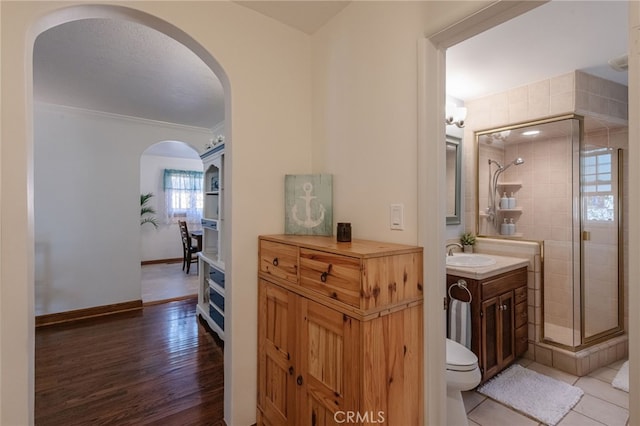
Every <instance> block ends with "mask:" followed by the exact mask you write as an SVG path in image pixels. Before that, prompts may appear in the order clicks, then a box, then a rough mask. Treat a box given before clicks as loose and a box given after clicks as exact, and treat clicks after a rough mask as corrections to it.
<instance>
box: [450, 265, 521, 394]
mask: <svg viewBox="0 0 640 426" xmlns="http://www.w3.org/2000/svg"><path fill="white" fill-rule="evenodd" d="M483 256H484V255H483ZM489 257H491V258H493V259H494V260H495V263H494V264H492V265H488V266H481V267H460V266H447V292H448V293H450V294H451V296H452V297H455V298H456V299H459V300H462V301H465V302H466V301H468V300H469V294H471V299H472V300H471V329H472V331H471V333H472V337H471V350H472V351H473V353H475V354H476V356H477V357H478V364H479V365H480V370H481V372H482V382H485V381H487V380H488V379H490V378H491V377H493V376H494V375H496V374H497V373H498V372H500V371H502V370H503V369H504V368H505V367H507V366H508V365H509V364H511V363H512V362H513V361H514V360H515V359H516V358H518V357H519V356H521V355H523V354H524V353H525V352H526V351H527V349H528V343H529V339H528V326H527V324H528V313H527V265H528V261H527V260H526V259H519V258H511V257H504V256H493V255H489ZM458 283H460V285H458ZM463 283H466V287H467V289H468V290H469V293H467V290H466V289H465V288H463V286H464V285H465V284H463ZM449 290H450V292H449ZM449 301H450V299H449V296H447V306H449ZM448 321H449V317H448V316H447V322H448Z"/></svg>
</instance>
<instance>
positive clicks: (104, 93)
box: [34, 0, 627, 129]
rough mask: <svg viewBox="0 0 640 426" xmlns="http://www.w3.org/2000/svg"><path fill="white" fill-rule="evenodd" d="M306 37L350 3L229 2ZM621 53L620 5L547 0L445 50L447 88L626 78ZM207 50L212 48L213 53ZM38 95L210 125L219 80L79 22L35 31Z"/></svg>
mask: <svg viewBox="0 0 640 426" xmlns="http://www.w3.org/2000/svg"><path fill="white" fill-rule="evenodd" d="M236 3H238V4H240V5H242V6H244V7H247V8H250V9H252V10H255V11H256V12H258V13H261V14H264V15H266V16H269V17H270V18H272V19H276V20H278V21H280V22H283V23H285V24H286V25H289V26H292V27H293V28H296V29H298V30H300V31H303V32H305V33H308V34H313V33H314V32H315V31H316V30H317V29H318V28H319V27H321V26H322V25H324V23H326V22H327V21H328V20H329V19H331V18H332V17H333V16H335V15H336V14H337V13H340V11H341V10H342V9H343V8H344V7H346V6H347V5H348V4H349V3H350V2H348V1H300V0H298V1H237V2H236ZM626 51H627V3H626V2H622V1H603V2H571V1H552V2H550V3H547V4H545V5H543V6H540V7H538V8H536V9H534V10H532V11H530V12H528V13H527V14H525V15H522V16H521V17H518V18H515V19H513V20H511V21H509V22H507V23H505V24H503V25H500V26H499V27H496V28H494V29H492V30H489V31H486V32H484V33H483V34H480V35H478V36H476V37H474V38H472V39H470V40H467V41H465V42H463V43H460V44H458V45H456V46H453V47H452V48H450V49H449V50H448V51H447V93H448V94H449V95H452V96H454V97H456V98H458V99H461V100H467V99H471V98H473V97H478V96H482V95H484V94H489V93H494V92H498V91H503V90H506V89H508V88H512V87H515V86H519V85H522V84H526V83H529V82H533V81H538V80H542V79H545V78H548V77H552V76H556V75H560V74H563V73H566V72H569V71H572V70H575V69H580V70H584V71H586V72H589V73H592V74H596V75H599V76H602V77H605V78H608V79H612V80H614V81H619V82H622V83H624V84H626V72H625V73H619V72H615V71H612V70H611V69H610V68H609V67H608V66H607V65H606V63H607V60H609V59H611V58H614V57H617V56H620V55H621V54H623V53H625V52H626ZM212 53H213V54H214V55H215V52H212ZM34 97H35V99H36V101H41V102H46V103H52V104H61V105H68V106H72V107H77V108H86V109H91V110H96V111H104V112H107V113H113V114H120V115H126V116H134V117H141V118H144V119H149V120H155V121H160V122H168V123H177V124H181V125H186V126H194V127H200V128H208V129H212V128H214V127H215V126H216V125H218V124H219V123H221V122H223V120H224V102H223V90H222V86H221V84H220V81H219V80H218V79H217V77H216V76H215V75H214V74H213V72H212V71H211V69H210V68H209V67H207V66H206V65H205V64H204V62H202V60H200V58H198V57H197V56H196V55H195V54H193V53H192V52H191V51H190V50H188V49H186V48H185V47H184V46H183V45H182V44H180V43H178V42H176V41H175V40H173V39H171V38H169V37H167V36H165V35H164V34H162V33H160V32H158V31H156V30H153V29H151V28H148V27H145V26H142V25H140V24H137V23H131V22H126V21H120V20H113V19H86V20H80V21H73V22H69V23H65V24H62V25H60V26H57V27H54V28H52V29H50V30H48V31H46V32H44V33H43V34H41V35H40V36H39V37H38V38H37V40H36V43H35V47H34Z"/></svg>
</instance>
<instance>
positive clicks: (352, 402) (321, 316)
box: [296, 298, 360, 425]
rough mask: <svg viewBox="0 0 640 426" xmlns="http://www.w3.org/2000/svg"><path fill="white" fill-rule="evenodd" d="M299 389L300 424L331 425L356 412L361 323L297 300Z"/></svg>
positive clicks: (322, 307)
mask: <svg viewBox="0 0 640 426" xmlns="http://www.w3.org/2000/svg"><path fill="white" fill-rule="evenodd" d="M298 303H299V306H300V313H301V321H300V331H299V339H300V345H299V347H300V349H301V353H300V359H299V362H300V366H301V371H302V373H301V374H300V375H299V376H298V377H296V384H297V386H299V387H300V388H301V390H302V391H301V392H299V394H300V398H301V400H300V418H299V423H298V424H299V425H334V424H340V421H341V420H343V419H342V418H341V417H340V414H338V415H337V416H336V413H337V412H345V411H352V412H355V411H357V409H358V408H357V399H356V398H357V395H358V387H357V383H358V381H359V363H358V362H357V360H358V358H359V353H358V351H359V349H360V345H359V337H358V336H359V330H360V322H359V321H357V320H355V319H353V318H351V317H349V316H347V315H345V314H342V313H340V312H338V311H336V310H333V309H331V308H328V307H326V306H323V305H321V304H319V303H316V302H313V301H310V300H308V299H304V298H300V299H299V300H298Z"/></svg>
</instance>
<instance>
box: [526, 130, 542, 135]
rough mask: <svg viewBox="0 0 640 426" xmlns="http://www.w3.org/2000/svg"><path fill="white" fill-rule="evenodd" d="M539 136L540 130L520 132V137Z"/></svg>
mask: <svg viewBox="0 0 640 426" xmlns="http://www.w3.org/2000/svg"><path fill="white" fill-rule="evenodd" d="M538 134H540V130H527V131H526V132H522V136H535V135H538Z"/></svg>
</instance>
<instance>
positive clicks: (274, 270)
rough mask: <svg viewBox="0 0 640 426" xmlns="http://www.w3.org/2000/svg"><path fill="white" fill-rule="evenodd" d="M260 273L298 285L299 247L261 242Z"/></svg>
mask: <svg viewBox="0 0 640 426" xmlns="http://www.w3.org/2000/svg"><path fill="white" fill-rule="evenodd" d="M260 272H264V273H266V274H269V275H271V276H273V277H275V278H280V279H282V280H285V281H288V282H290V283H293V284H295V283H297V281H298V247H296V246H292V245H289V244H280V243H274V242H271V241H265V240H260Z"/></svg>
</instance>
